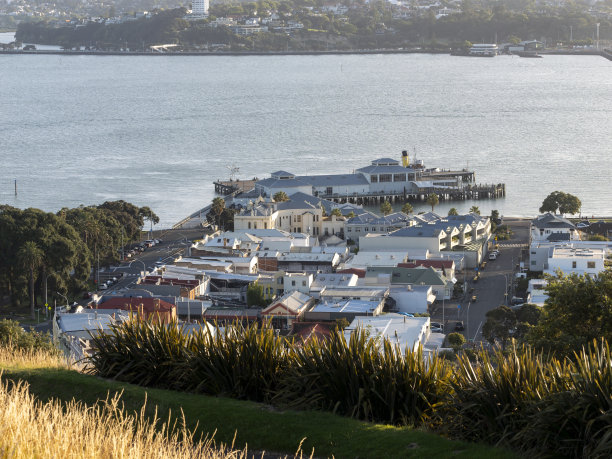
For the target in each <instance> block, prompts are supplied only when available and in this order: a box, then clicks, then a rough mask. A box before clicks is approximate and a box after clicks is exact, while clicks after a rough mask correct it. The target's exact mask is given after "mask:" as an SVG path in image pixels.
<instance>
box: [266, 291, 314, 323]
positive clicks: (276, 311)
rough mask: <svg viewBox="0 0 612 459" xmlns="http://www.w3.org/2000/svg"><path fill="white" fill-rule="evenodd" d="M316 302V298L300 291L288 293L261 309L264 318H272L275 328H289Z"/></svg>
mask: <svg viewBox="0 0 612 459" xmlns="http://www.w3.org/2000/svg"><path fill="white" fill-rule="evenodd" d="M313 304H314V299H313V298H312V297H311V296H309V295H306V294H305V293H301V292H298V291H294V292H291V293H287V294H285V295H284V296H282V297H281V298H279V299H278V300H276V301H274V302H273V303H272V304H271V305H270V306H268V307H267V308H265V309H263V310H262V311H261V316H262V318H263V319H264V320H271V321H272V326H273V327H274V328H281V329H287V328H290V327H291V325H292V324H293V322H295V321H297V320H298V319H300V318H301V317H302V316H303V314H304V313H305V312H306V311H308V310H309V309H310V308H311V307H312V305H313Z"/></svg>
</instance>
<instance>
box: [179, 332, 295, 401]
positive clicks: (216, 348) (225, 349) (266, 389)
mask: <svg viewBox="0 0 612 459" xmlns="http://www.w3.org/2000/svg"><path fill="white" fill-rule="evenodd" d="M286 365H287V348H286V346H285V340H284V338H281V337H279V336H276V334H275V333H274V330H273V329H272V328H270V327H264V328H260V327H258V326H257V325H256V324H254V325H250V326H247V327H243V326H242V325H239V324H235V325H234V326H233V327H225V329H224V330H223V331H220V330H219V329H217V331H216V333H213V332H211V331H210V330H209V329H208V328H204V329H202V330H200V331H199V332H197V333H195V334H194V339H193V346H192V349H191V350H190V355H189V360H188V361H186V362H183V364H182V370H183V372H184V373H185V374H187V375H189V376H188V384H187V386H188V388H189V389H190V390H194V391H196V392H203V393H207V394H213V395H225V396H228V397H234V398H238V399H248V400H254V401H258V402H263V401H268V400H269V399H270V398H271V395H272V393H273V392H274V391H275V390H276V389H277V386H278V383H279V380H280V377H281V374H282V371H283V369H284V368H285V367H286Z"/></svg>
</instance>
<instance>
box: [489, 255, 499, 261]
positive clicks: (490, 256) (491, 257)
mask: <svg viewBox="0 0 612 459" xmlns="http://www.w3.org/2000/svg"><path fill="white" fill-rule="evenodd" d="M489 260H497V255H496V254H494V253H490V254H489Z"/></svg>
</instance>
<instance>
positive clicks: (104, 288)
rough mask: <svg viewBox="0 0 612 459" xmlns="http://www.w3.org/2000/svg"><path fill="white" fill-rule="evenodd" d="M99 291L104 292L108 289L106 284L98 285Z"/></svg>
mask: <svg viewBox="0 0 612 459" xmlns="http://www.w3.org/2000/svg"><path fill="white" fill-rule="evenodd" d="M98 288H99V289H100V290H106V289H108V285H106V284H100V286H99V287H98Z"/></svg>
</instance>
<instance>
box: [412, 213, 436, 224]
mask: <svg viewBox="0 0 612 459" xmlns="http://www.w3.org/2000/svg"><path fill="white" fill-rule="evenodd" d="M441 218H442V217H441V216H440V215H438V214H437V213H435V212H423V213H422V214H419V215H415V216H414V217H413V219H414V220H416V221H419V220H420V221H422V222H424V223H429V222H434V221H437V220H440V219H441Z"/></svg>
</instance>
